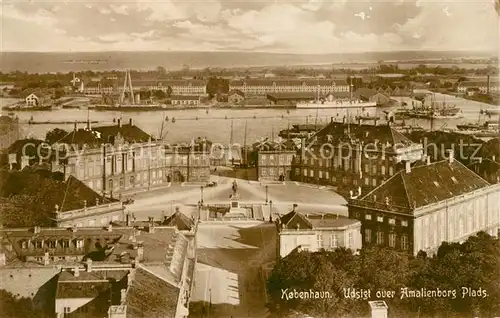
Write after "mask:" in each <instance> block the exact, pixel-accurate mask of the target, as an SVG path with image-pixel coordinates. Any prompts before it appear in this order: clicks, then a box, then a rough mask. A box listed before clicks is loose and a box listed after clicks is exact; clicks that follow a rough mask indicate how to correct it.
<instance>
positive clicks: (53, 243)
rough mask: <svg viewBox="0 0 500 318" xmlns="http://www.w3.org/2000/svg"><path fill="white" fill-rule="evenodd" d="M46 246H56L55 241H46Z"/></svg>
mask: <svg viewBox="0 0 500 318" xmlns="http://www.w3.org/2000/svg"><path fill="white" fill-rule="evenodd" d="M47 246H48V247H49V248H56V242H55V241H48V242H47Z"/></svg>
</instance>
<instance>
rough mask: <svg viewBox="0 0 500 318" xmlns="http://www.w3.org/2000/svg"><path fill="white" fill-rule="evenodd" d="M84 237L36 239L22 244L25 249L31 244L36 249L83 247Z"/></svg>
mask: <svg viewBox="0 0 500 318" xmlns="http://www.w3.org/2000/svg"><path fill="white" fill-rule="evenodd" d="M83 244H84V242H83V239H74V240H69V239H62V240H35V241H21V242H20V245H21V248H22V249H23V250H25V249H29V248H30V245H31V247H32V248H35V249H42V248H45V247H47V248H58V247H62V248H69V247H76V248H83Z"/></svg>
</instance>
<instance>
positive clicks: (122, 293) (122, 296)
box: [120, 289, 127, 304]
mask: <svg viewBox="0 0 500 318" xmlns="http://www.w3.org/2000/svg"><path fill="white" fill-rule="evenodd" d="M126 301H127V290H126V289H122V290H120V303H121V304H125V302H126Z"/></svg>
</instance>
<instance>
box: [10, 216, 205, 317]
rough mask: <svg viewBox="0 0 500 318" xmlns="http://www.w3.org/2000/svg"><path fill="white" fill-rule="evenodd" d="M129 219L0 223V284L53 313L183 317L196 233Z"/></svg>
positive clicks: (191, 285)
mask: <svg viewBox="0 0 500 318" xmlns="http://www.w3.org/2000/svg"><path fill="white" fill-rule="evenodd" d="M129 222H130V223H129V226H123V227H121V226H116V225H113V224H109V225H107V226H105V227H93V228H90V227H89V228H70V229H67V228H40V227H35V228H33V229H25V228H22V229H20V228H19V229H17V228H9V229H6V228H3V229H0V239H1V241H2V242H1V243H2V244H1V245H0V289H4V290H6V291H8V292H10V293H12V294H14V295H17V296H20V297H28V298H33V299H35V300H36V301H35V306H39V307H40V308H41V309H44V310H46V311H47V314H53V315H55V317H67V316H70V315H82V316H92V317H110V318H111V317H143V316H144V317H153V316H155V317H157V316H158V317H160V316H161V317H187V316H188V315H189V310H188V308H189V301H190V298H191V290H192V287H193V280H194V277H193V274H194V271H195V266H196V254H195V248H194V246H195V245H194V244H191V243H190V242H191V241H192V240H193V237H195V233H194V232H193V233H191V237H188V236H187V235H186V234H184V233H183V232H184V231H181V230H178V229H177V228H176V227H175V226H165V225H162V224H161V223H159V222H156V221H154V220H153V219H152V218H150V219H149V221H147V222H135V221H129ZM13 282H15V283H13ZM54 291H55V292H54Z"/></svg>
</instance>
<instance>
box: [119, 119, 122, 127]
mask: <svg viewBox="0 0 500 318" xmlns="http://www.w3.org/2000/svg"><path fill="white" fill-rule="evenodd" d="M121 126H122V123H121V119H120V118H118V127H121Z"/></svg>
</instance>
